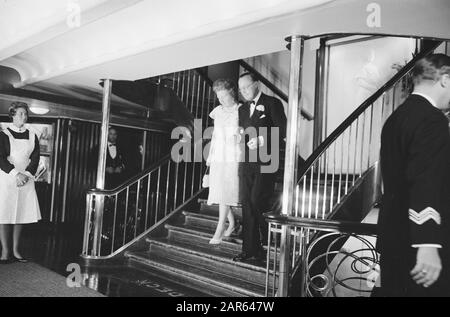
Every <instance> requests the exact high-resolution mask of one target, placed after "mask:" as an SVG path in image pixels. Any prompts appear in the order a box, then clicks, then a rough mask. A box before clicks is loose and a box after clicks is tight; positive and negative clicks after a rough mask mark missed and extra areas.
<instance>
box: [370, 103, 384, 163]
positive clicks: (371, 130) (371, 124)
mask: <svg viewBox="0 0 450 317" xmlns="http://www.w3.org/2000/svg"><path fill="white" fill-rule="evenodd" d="M373 108H374V105H373V104H372V105H371V106H370V133H369V159H368V160H367V170H369V168H370V165H371V164H370V158H371V156H372V133H373V111H374V109H373ZM380 124H381V122H380Z"/></svg>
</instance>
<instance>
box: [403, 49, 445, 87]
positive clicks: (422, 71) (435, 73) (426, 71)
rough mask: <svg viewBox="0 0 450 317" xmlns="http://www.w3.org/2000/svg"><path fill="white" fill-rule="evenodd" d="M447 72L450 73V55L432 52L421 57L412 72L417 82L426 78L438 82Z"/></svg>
mask: <svg viewBox="0 0 450 317" xmlns="http://www.w3.org/2000/svg"><path fill="white" fill-rule="evenodd" d="M445 74H447V75H450V57H449V56H447V55H445V54H432V55H430V56H427V57H425V58H423V59H421V60H420V61H418V62H417V64H416V65H415V67H414V69H413V72H412V75H413V79H414V83H415V84H419V83H421V82H422V81H424V80H429V81H434V82H436V81H438V80H439V78H440V77H441V76H442V75H445Z"/></svg>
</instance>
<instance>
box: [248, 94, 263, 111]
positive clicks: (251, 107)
mask: <svg viewBox="0 0 450 317" xmlns="http://www.w3.org/2000/svg"><path fill="white" fill-rule="evenodd" d="M261 95H262V92H261V91H260V92H259V93H258V95H257V96H256V97H255V99H253V101H252V102H251V103H250V117H252V116H253V114H254V113H255V109H256V105H257V104H258V101H259V98H261Z"/></svg>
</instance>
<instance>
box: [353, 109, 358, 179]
mask: <svg viewBox="0 0 450 317" xmlns="http://www.w3.org/2000/svg"><path fill="white" fill-rule="evenodd" d="M358 135H359V117H358V118H357V119H356V137H355V159H354V162H353V177H352V186H355V178H356V162H357V159H356V155H357V152H358V139H359V138H358Z"/></svg>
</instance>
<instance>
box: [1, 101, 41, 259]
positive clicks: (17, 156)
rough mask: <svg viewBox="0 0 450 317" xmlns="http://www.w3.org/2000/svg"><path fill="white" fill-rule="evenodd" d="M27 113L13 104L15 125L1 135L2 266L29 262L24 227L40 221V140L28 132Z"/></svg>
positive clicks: (27, 111)
mask: <svg viewBox="0 0 450 317" xmlns="http://www.w3.org/2000/svg"><path fill="white" fill-rule="evenodd" d="M28 113H29V110H28V105H27V104H25V103H21V102H15V103H13V104H12V105H11V108H10V109H9V116H10V118H11V119H12V121H13V123H12V124H11V125H10V126H9V127H8V128H7V129H5V130H4V131H3V132H0V241H1V247H2V253H1V258H0V264H9V263H12V262H17V261H18V262H27V260H25V259H24V258H23V257H22V255H21V254H20V250H19V246H20V238H21V234H22V229H23V225H24V224H30V223H35V222H38V221H39V220H40V219H41V213H40V210H39V202H38V199H37V194H36V189H35V187H34V174H35V173H36V171H37V168H38V165H39V158H40V151H39V140H38V138H37V136H36V135H35V134H34V133H33V132H31V131H30V130H28V129H26V128H25V123H26V122H27V120H28ZM11 238H12V239H11ZM11 240H12V241H11Z"/></svg>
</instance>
